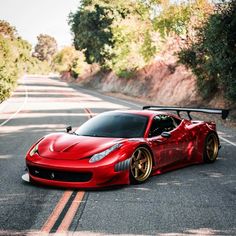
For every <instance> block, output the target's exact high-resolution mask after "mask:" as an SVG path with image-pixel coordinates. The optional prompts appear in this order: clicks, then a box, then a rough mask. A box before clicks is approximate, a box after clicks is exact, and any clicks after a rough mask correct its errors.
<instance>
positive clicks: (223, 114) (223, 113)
mask: <svg viewBox="0 0 236 236" xmlns="http://www.w3.org/2000/svg"><path fill="white" fill-rule="evenodd" d="M143 110H153V111H176V112H177V115H178V116H179V117H181V116H180V112H186V113H187V115H188V117H189V119H190V120H192V117H191V114H190V113H191V112H202V113H208V114H219V115H221V118H222V119H223V120H225V119H226V118H227V117H228V115H229V110H228V109H215V108H192V107H168V106H167V107H166V106H144V107H143Z"/></svg>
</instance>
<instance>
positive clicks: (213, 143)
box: [206, 134, 218, 160]
mask: <svg viewBox="0 0 236 236" xmlns="http://www.w3.org/2000/svg"><path fill="white" fill-rule="evenodd" d="M206 153H207V157H208V158H209V159H210V160H215V159H216V157H217V153H218V140H217V137H216V136H215V135H214V134H212V135H210V136H209V137H208V140H207V145H206Z"/></svg>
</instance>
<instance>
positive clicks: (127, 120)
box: [75, 112, 148, 138]
mask: <svg viewBox="0 0 236 236" xmlns="http://www.w3.org/2000/svg"><path fill="white" fill-rule="evenodd" d="M147 122H148V117H146V116H142V115H134V114H129V113H121V112H106V113H103V114H101V115H98V116H96V117H94V118H92V119H90V120H88V121H87V122H85V123H84V124H83V125H82V126H81V127H80V128H79V129H78V130H77V131H76V132H75V133H76V134H77V135H81V136H97V137H115V138H138V137H143V136H144V132H145V130H146V126H147Z"/></svg>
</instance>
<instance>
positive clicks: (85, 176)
mask: <svg viewBox="0 0 236 236" xmlns="http://www.w3.org/2000/svg"><path fill="white" fill-rule="evenodd" d="M28 170H29V173H30V175H32V176H35V177H38V178H42V179H48V180H57V181H65V182H88V181H89V180H91V178H92V173H90V172H70V171H59V170H51V169H45V168H41V167H35V166H28Z"/></svg>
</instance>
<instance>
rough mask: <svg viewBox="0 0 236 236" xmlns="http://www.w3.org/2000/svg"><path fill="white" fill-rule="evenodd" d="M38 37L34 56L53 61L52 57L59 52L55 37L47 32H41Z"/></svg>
mask: <svg viewBox="0 0 236 236" xmlns="http://www.w3.org/2000/svg"><path fill="white" fill-rule="evenodd" d="M37 39H38V43H37V44H36V46H35V49H34V53H33V56H34V57H37V58H38V59H39V60H40V61H47V62H51V60H52V57H53V56H54V55H55V53H56V52H57V42H56V40H55V38H53V37H51V36H49V35H47V34H40V35H39V36H38V37H37Z"/></svg>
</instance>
